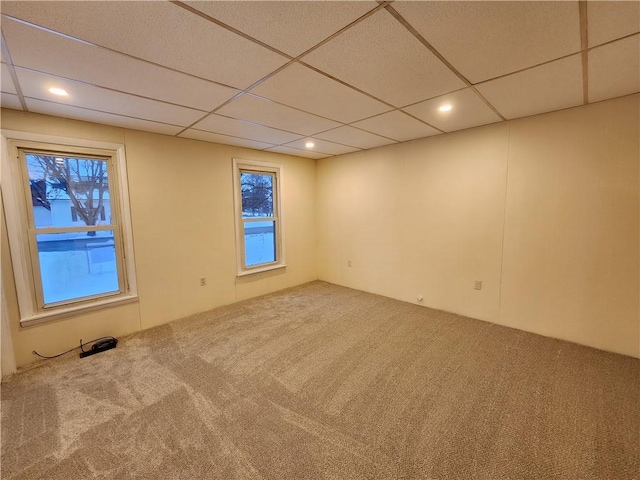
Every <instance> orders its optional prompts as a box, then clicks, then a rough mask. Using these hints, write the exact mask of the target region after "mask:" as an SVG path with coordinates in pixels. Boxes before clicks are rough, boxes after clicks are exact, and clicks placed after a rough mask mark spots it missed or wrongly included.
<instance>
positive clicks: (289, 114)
mask: <svg viewBox="0 0 640 480" xmlns="http://www.w3.org/2000/svg"><path fill="white" fill-rule="evenodd" d="M218 113H220V114H221V115H226V116H228V117H233V118H238V119H242V120H248V121H250V122H255V123H259V124H261V125H267V126H269V127H274V128H280V129H282V130H287V131H289V132H295V133H299V134H301V135H313V134H314V133H316V132H320V131H322V130H328V129H330V128H333V127H336V126H338V125H339V124H338V123H336V122H333V121H331V120H327V119H324V118H320V117H316V116H315V115H311V114H309V113H305V112H301V111H299V110H295V109H293V108H289V107H285V106H284V105H280V104H277V103H274V102H271V101H269V100H265V99H262V98H259V97H255V96H253V95H247V94H245V95H242V96H241V97H239V98H237V99H235V100H233V101H232V102H231V103H229V104H227V105H225V106H224V107H222V108H221V109H220V110H218Z"/></svg>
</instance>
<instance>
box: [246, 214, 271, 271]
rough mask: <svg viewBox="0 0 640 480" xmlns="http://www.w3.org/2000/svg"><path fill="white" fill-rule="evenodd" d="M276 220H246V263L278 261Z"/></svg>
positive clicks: (250, 264) (258, 263)
mask: <svg viewBox="0 0 640 480" xmlns="http://www.w3.org/2000/svg"><path fill="white" fill-rule="evenodd" d="M275 229H276V222H244V251H245V257H244V258H245V265H246V266H247V267H254V266H256V265H260V264H263V263H270V262H275V261H276V236H275Z"/></svg>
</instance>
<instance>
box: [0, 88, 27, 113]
mask: <svg viewBox="0 0 640 480" xmlns="http://www.w3.org/2000/svg"><path fill="white" fill-rule="evenodd" d="M1 95H2V100H1V101H0V106H2V108H12V109H13V110H22V105H21V104H20V99H19V98H18V95H14V94H12V93H4V92H2V93H1Z"/></svg>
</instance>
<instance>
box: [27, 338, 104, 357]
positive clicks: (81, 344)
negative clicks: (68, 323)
mask: <svg viewBox="0 0 640 480" xmlns="http://www.w3.org/2000/svg"><path fill="white" fill-rule="evenodd" d="M109 338H111V339H113V340H115V338H114V337H100V338H96V339H95V340H89V341H88V342H87V343H84V344H83V343H82V339H80V346H78V347H74V348H70V349H69V350H67V351H66V352H62V353H59V354H57V355H53V356H51V357H47V356H46V355H40V354H39V353H38V352H36V351H35V350H34V351H33V354H34V355H37V356H39V357H40V358H57V357H61V356H62V355H66V354H67V353H69V352H73V351H74V350H77V349H80V350H82V351H83V352H84V351H85V350H84V348H82V347H83V346H84V345H89V344H91V343H96V342H99V341H100V340H107V339H109Z"/></svg>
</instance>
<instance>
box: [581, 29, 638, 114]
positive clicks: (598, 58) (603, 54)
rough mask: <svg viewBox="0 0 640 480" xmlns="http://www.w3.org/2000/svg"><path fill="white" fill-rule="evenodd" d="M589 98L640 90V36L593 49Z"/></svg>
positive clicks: (604, 97)
mask: <svg viewBox="0 0 640 480" xmlns="http://www.w3.org/2000/svg"><path fill="white" fill-rule="evenodd" d="M588 65H589V101H590V102H597V101H599V100H606V99H607V98H613V97H620V96H622V95H628V94H630V93H636V92H638V91H640V35H634V36H632V37H629V38H625V39H624V40H618V41H617V42H613V43H609V44H607V45H603V46H601V47H597V48H594V49H593V50H590V51H589V61H588Z"/></svg>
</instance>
